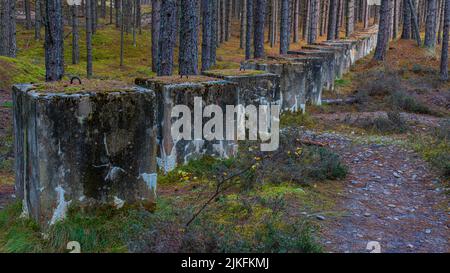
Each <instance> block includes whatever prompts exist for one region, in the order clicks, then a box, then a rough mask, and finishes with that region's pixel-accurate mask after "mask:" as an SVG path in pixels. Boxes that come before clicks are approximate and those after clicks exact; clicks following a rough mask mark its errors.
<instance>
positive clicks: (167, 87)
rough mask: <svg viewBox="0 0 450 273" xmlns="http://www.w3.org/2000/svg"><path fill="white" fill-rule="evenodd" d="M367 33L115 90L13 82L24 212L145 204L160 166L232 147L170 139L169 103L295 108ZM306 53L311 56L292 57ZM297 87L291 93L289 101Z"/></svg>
mask: <svg viewBox="0 0 450 273" xmlns="http://www.w3.org/2000/svg"><path fill="white" fill-rule="evenodd" d="M374 36H376V35H374V34H372V33H371V34H370V35H364V36H361V37H360V39H359V40H355V41H339V42H328V43H326V44H320V45H317V48H318V49H317V50H315V49H314V50H311V49H308V50H305V51H302V52H297V53H295V54H296V55H295V56H294V57H292V56H283V60H282V61H281V62H280V64H277V63H276V62H274V59H271V63H270V65H269V64H267V65H264V64H261V62H262V61H261V60H257V61H255V62H248V63H247V64H248V66H250V64H251V63H255V64H257V65H256V66H255V68H256V69H259V70H261V69H263V70H264V71H245V72H242V71H239V70H222V71H211V72H207V73H205V74H206V75H205V76H195V77H189V78H186V77H184V78H176V77H158V78H152V79H137V80H136V84H137V86H139V87H129V88H123V89H114V90H108V84H107V82H105V83H104V90H101V91H98V90H97V91H89V90H82V91H76V92H74V91H67V90H60V91H59V92H53V91H48V90H45V89H43V88H42V85H39V84H37V85H36V84H34V85H33V84H25V85H16V86H14V87H13V101H14V134H15V158H16V162H15V170H16V195H17V198H19V199H20V200H23V216H31V217H33V218H34V219H35V220H36V221H37V222H38V223H40V224H41V225H42V226H44V227H46V226H49V225H52V224H54V223H56V222H57V221H59V220H60V219H63V218H64V217H65V215H66V213H67V209H68V207H69V206H70V205H71V204H72V205H79V206H93V205H108V206H115V207H117V208H120V207H123V206H126V205H142V206H144V207H148V206H150V205H151V204H153V203H154V202H155V199H156V187H157V173H158V166H159V169H160V170H163V171H165V172H167V171H170V170H173V169H174V168H175V167H176V165H178V164H184V163H186V162H188V161H189V160H191V159H195V158H198V157H200V156H203V155H210V156H216V157H222V158H224V157H229V156H233V155H235V154H236V152H237V142H236V141H231V140H220V141H219V140H214V141H204V140H201V139H198V140H191V141H188V140H179V141H176V140H174V139H173V137H172V135H171V127H172V123H173V122H174V121H175V118H172V117H171V111H172V109H173V107H174V106H175V105H186V106H188V107H189V108H190V109H193V108H194V98H196V97H201V98H202V101H203V103H204V105H210V104H214V105H218V106H220V107H221V108H222V109H225V107H226V106H227V105H238V104H242V105H255V106H259V105H271V104H280V103H282V104H283V108H284V109H288V110H296V109H297V108H298V105H301V104H302V103H306V102H305V101H304V100H301V99H299V98H300V97H301V98H305V99H306V98H310V99H311V100H312V101H314V99H313V97H314V96H312V95H313V94H316V93H319V95H318V96H319V97H320V92H321V90H322V87H323V86H326V85H328V86H332V82H334V80H333V81H332V80H331V77H330V78H328V81H327V80H324V79H327V76H330V74H329V73H333V79H334V77H339V76H340V75H342V74H343V73H345V71H347V70H348V69H349V67H350V65H351V64H352V63H354V62H355V61H356V60H357V59H359V58H361V57H363V56H365V55H367V54H369V53H370V51H371V50H372V48H373V44H374V43H375V41H374V39H375V38H374ZM312 47H315V46H312ZM312 47H311V48H312ZM313 53H314V54H316V55H317V56H314V58H311V57H310V56H307V57H305V58H299V57H298V56H297V55H301V54H313ZM331 53H332V54H333V55H332V54H331ZM331 56H333V58H331ZM328 57H329V58H328ZM286 59H287V60H289V61H291V60H295V61H292V62H289V63H287V62H286V61H285V60H286ZM297 60H302V61H297ZM319 64H320V67H319ZM330 64H331V65H332V68H331V69H330V70H326V69H325V68H327V65H330ZM308 68H311V69H312V71H309V72H308V71H307V70H308ZM313 68H314V69H316V68H317V69H318V70H317V71H316V70H314V69H313ZM318 71H320V73H319V72H318ZM315 77H318V78H315ZM299 78H300V81H298V80H299ZM299 82H300V83H299ZM296 85H297V86H296ZM305 86H315V87H305ZM67 89H68V90H69V89H70V90H71V88H67ZM313 89H314V90H313ZM316 89H317V90H316ZM292 92H294V93H292ZM302 92H303V93H302ZM300 93H302V94H300ZM310 95H311V96H310ZM295 96H298V98H296V99H295V100H298V101H296V102H295V104H296V105H291V104H290V103H291V101H292V100H291V98H292V97H295ZM192 115H194V113H192ZM191 118H192V119H194V116H192V117H191ZM223 118H224V119H225V118H226V117H225V116H224V117H223ZM224 122H225V123H226V121H225V120H224Z"/></svg>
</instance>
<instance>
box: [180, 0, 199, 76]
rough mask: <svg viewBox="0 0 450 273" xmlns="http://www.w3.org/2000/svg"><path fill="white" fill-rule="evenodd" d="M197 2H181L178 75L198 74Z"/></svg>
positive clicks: (194, 0)
mask: <svg viewBox="0 0 450 273" xmlns="http://www.w3.org/2000/svg"><path fill="white" fill-rule="evenodd" d="M197 3H198V1H197V0H183V1H181V16H180V20H181V21H180V23H181V26H182V27H181V29H180V46H179V56H178V64H179V73H180V75H197V74H198V28H197V26H198V13H197V8H198V7H197Z"/></svg>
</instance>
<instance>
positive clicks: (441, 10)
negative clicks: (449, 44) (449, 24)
mask: <svg viewBox="0 0 450 273" xmlns="http://www.w3.org/2000/svg"><path fill="white" fill-rule="evenodd" d="M444 6H445V0H440V1H439V11H438V12H439V19H438V20H439V27H438V34H437V43H438V44H441V42H442V29H443V27H444V10H445V8H444Z"/></svg>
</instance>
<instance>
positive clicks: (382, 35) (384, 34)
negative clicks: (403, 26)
mask: <svg viewBox="0 0 450 273" xmlns="http://www.w3.org/2000/svg"><path fill="white" fill-rule="evenodd" d="M389 1H391V0H381V8H380V25H379V30H378V41H377V46H376V48H375V55H374V57H373V58H374V60H377V61H382V60H384V59H385V57H386V52H387V48H388V44H389V28H390V21H391V19H390V16H391V12H390V7H391V5H390V3H389Z"/></svg>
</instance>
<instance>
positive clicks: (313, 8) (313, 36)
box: [308, 0, 320, 44]
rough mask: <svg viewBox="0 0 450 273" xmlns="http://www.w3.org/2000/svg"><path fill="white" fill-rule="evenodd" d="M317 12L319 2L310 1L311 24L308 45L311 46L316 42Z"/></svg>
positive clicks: (317, 0) (315, 0)
mask: <svg viewBox="0 0 450 273" xmlns="http://www.w3.org/2000/svg"><path fill="white" fill-rule="evenodd" d="M319 11H320V1H319V0H311V15H310V16H311V17H310V18H311V22H310V24H309V25H310V30H309V35H308V44H313V43H315V42H316V40H317V29H318V26H319Z"/></svg>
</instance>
